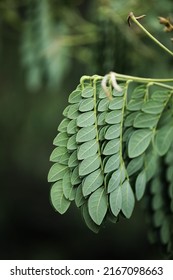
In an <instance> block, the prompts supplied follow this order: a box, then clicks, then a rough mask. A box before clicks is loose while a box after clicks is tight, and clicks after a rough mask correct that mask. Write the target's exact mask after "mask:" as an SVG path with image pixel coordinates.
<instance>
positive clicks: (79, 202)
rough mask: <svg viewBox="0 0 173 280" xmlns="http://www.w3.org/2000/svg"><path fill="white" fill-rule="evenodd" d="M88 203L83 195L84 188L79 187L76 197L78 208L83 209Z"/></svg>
mask: <svg viewBox="0 0 173 280" xmlns="http://www.w3.org/2000/svg"><path fill="white" fill-rule="evenodd" d="M85 202H86V199H85V198H84V196H83V193H82V186H81V185H79V187H78V188H77V191H76V196H75V203H76V206H77V207H81V206H82V205H83V204H84V203H85Z"/></svg>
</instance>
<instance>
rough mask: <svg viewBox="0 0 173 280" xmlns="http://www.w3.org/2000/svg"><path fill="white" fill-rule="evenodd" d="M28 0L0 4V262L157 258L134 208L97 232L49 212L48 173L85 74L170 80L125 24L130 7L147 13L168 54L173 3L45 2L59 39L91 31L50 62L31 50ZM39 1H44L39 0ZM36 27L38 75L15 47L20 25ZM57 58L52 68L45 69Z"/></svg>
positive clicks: (158, 58)
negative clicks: (71, 98)
mask: <svg viewBox="0 0 173 280" xmlns="http://www.w3.org/2000/svg"><path fill="white" fill-rule="evenodd" d="M34 2H35V3H34ZM34 2H33V1H32V0H30V1H29V0H25V1H24V0H23V1H17V0H13V1H12V0H11V1H7V0H4V1H0V131H1V134H0V135H1V136H0V178H1V183H0V186H1V187H0V258H1V259H161V258H163V256H162V254H161V251H160V250H159V249H158V248H157V246H154V245H151V244H150V243H149V242H148V239H147V225H146V222H145V213H144V212H143V211H142V210H141V207H140V203H137V204H136V207H135V211H134V213H133V216H132V218H131V219H130V220H125V219H123V218H122V219H120V221H119V223H118V224H115V225H113V224H107V225H105V228H103V229H102V230H101V231H100V233H99V234H94V233H92V232H91V231H90V230H89V229H88V228H87V227H86V225H85V224H84V222H83V220H82V217H81V214H80V211H79V210H78V209H76V207H75V206H74V207H71V208H70V209H69V211H68V212H67V213H66V214H65V215H63V216H61V215H60V214H58V213H56V212H55V211H54V209H53V208H52V206H51V203H50V198H49V192H50V184H48V183H47V173H48V170H49V168H50V166H51V163H50V162H49V156H50V153H51V152H52V150H53V145H52V142H53V139H54V137H55V136H56V134H57V131H56V129H57V127H58V124H59V123H60V121H61V120H62V111H63V109H64V108H65V106H66V105H67V100H68V95H69V94H70V92H71V91H72V90H73V89H74V88H75V87H76V86H77V84H78V83H79V79H80V77H81V76H82V75H84V74H89V75H90V74H91V75H92V74H94V73H97V74H107V73H108V72H109V71H112V70H114V71H117V72H120V73H125V74H133V75H136V76H137V75H139V76H145V77H149V76H150V77H158V78H159V77H163V78H164V77H171V76H172V74H173V71H172V64H173V63H172V62H173V61H172V58H170V57H168V55H167V54H166V53H164V52H163V51H162V50H160V49H159V47H158V46H156V45H154V43H153V42H151V41H150V39H149V38H146V36H145V35H144V34H142V33H141V31H139V29H138V28H137V27H136V26H134V25H133V26H132V28H129V27H128V25H127V22H126V18H127V15H128V13H129V12H130V11H132V10H133V12H134V13H135V14H136V15H140V14H146V15H147V17H146V18H145V19H143V21H142V22H143V24H144V25H145V26H146V27H147V28H148V29H149V30H150V31H151V32H152V33H153V34H154V35H155V36H156V37H157V38H159V39H160V40H161V41H162V42H163V43H165V44H166V45H167V46H168V47H170V48H172V44H171V42H170V38H171V35H172V34H165V33H164V32H163V26H161V25H160V24H159V22H158V19H157V17H158V16H165V17H167V16H170V17H171V15H172V13H173V5H172V1H168V0H166V1H154V0H150V1H137V0H136V1H132V0H130V1H123V0H122V1H121V0H119V1H118V0H117V1H116V0H114V1H113V0H111V1H101V0H100V1H82V0H78V1H77V0H76V1H75V0H73V1H63V0H61V1H53V0H52V1H48V2H49V4H50V9H49V11H47V15H46V16H49V14H50V17H51V18H52V27H51V28H52V29H53V31H54V33H53V34H55V37H56V39H57V40H58V38H59V37H58V36H60V35H61V36H64V34H66V35H70V36H71V37H70V38H73V36H74V37H75V36H76V35H87V36H88V34H89V38H90V35H92V34H93V35H92V36H91V38H90V39H89V41H90V42H89V43H87V40H85V39H82V38H83V37H79V39H78V40H77V41H74V42H72V43H71V41H68V43H67V44H65V45H63V46H62V47H60V50H59V51H58V52H57V53H56V52H55V54H53V55H52V56H51V55H50V56H48V57H47V58H46V59H45V58H42V56H41V58H40V49H42V48H43V46H42V45H40V43H39V42H38V44H37V40H38V41H39V36H41V34H42V32H43V30H39V28H40V27H39V28H38V30H37V25H39V23H38V22H37V13H39V11H38V9H37V8H38V7H37V4H38V1H34ZM39 2H40V3H41V4H40V5H44V4H45V0H40V1H39ZM30 10H31V11H32V13H31V14H30V12H29V11H30ZM34 11H35V12H34ZM62 11H63V12H62ZM34 13H35V14H34ZM83 20H85V22H83ZM33 22H34V27H32V29H31V30H32V33H33V38H31V41H32V40H33V42H32V43H33V44H35V45H36V50H35V49H34V48H33V49H31V53H32V52H35V56H36V57H37V58H38V65H37V66H38V69H41V70H40V71H42V72H43V73H42V74H41V78H38V79H37V77H36V76H35V72H34V71H35V68H34V67H35V65H34V62H32V63H33V64H32V63H31V65H27V63H26V64H25V65H24V63H22V61H23V60H24V59H25V58H26V60H27V58H28V57H27V56H28V55H29V54H28V53H27V52H22V51H21V49H22V45H23V44H24V43H25V40H26V38H25V37H24V36H25V35H26V23H27V24H28V26H29V25H31V26H32V24H33ZM82 22H83V24H84V26H83V25H82ZM91 23H92V24H91ZM46 24H47V23H45V25H46ZM79 27H80V28H79ZM44 28H45V26H44ZM56 30H57V31H56ZM50 32H51V31H50ZM56 32H57V33H56ZM34 34H35V35H34ZM59 34H60V35H59ZM84 37H85V36H84ZM46 38H47V37H45V38H43V41H44V40H45V42H46V43H48V46H50V47H51V42H52V41H50V43H49V42H47V41H46V40H48V39H49V37H48V39H46ZM87 38H88V37H87ZM83 40H84V41H83ZM92 41H93V42H92ZM49 44H50V45H49ZM62 50H66V54H65V56H63V55H62V53H61V51H62ZM54 55H55V56H56V58H58V62H57V68H56V67H55V69H54V72H53V71H52V72H51V71H50V69H49V65H51V63H53V61H54V59H55V57H54ZM58 55H59V56H58ZM39 59H40V60H39ZM28 69H30V76H29V74H28V73H29V70H28ZM43 70H44V71H43ZM34 79H35V80H34ZM33 81H34V82H33Z"/></svg>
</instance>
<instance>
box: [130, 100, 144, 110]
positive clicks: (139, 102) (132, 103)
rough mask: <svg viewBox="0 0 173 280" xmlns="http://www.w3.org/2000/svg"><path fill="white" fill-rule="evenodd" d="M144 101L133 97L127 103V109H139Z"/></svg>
mask: <svg viewBox="0 0 173 280" xmlns="http://www.w3.org/2000/svg"><path fill="white" fill-rule="evenodd" d="M143 102H144V101H143V100H141V99H131V100H130V101H129V103H128V104H127V109H128V110H129V111H139V110H140V109H141V108H142V105H143Z"/></svg>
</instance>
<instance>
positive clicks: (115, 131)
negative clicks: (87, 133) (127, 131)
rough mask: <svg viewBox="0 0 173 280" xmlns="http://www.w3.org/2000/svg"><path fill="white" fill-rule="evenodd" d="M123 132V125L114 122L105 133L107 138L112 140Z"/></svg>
mask: <svg viewBox="0 0 173 280" xmlns="http://www.w3.org/2000/svg"><path fill="white" fill-rule="evenodd" d="M120 133H121V125H120V124H114V125H111V126H109V127H108V129H107V130H106V133H105V139H107V140H111V139H114V138H118V137H119V136H120Z"/></svg>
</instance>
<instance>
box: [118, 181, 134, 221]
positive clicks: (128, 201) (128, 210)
mask: <svg viewBox="0 0 173 280" xmlns="http://www.w3.org/2000/svg"><path fill="white" fill-rule="evenodd" d="M121 192H122V207H121V210H122V212H123V214H124V215H125V217H126V218H128V219H129V218H130V217H131V215H132V212H133V209H134V205H135V198H134V194H133V191H132V188H131V186H130V184H129V182H128V180H126V181H125V182H124V183H123V184H122V186H121Z"/></svg>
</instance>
